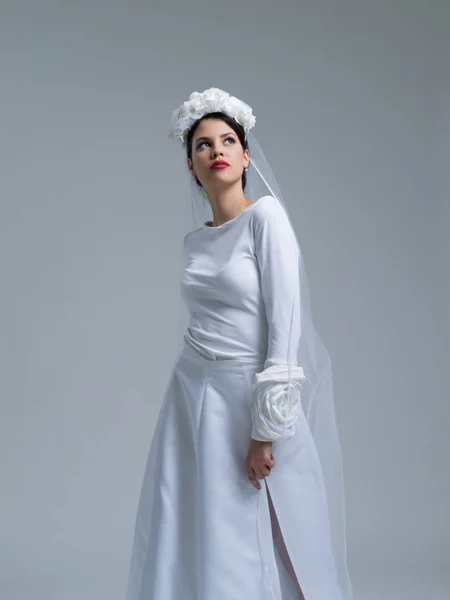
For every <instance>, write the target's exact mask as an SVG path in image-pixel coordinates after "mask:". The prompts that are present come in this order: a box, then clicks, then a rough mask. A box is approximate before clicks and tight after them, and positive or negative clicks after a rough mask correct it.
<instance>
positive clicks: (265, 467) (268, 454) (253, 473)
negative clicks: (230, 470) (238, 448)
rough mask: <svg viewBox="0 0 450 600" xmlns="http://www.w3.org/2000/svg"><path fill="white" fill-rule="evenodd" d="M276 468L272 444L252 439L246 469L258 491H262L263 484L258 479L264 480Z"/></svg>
mask: <svg viewBox="0 0 450 600" xmlns="http://www.w3.org/2000/svg"><path fill="white" fill-rule="evenodd" d="M274 466H275V460H274V458H273V455H272V442H261V441H259V440H254V439H253V438H252V439H251V442H250V448H249V450H248V454H247V458H246V459H245V467H246V469H247V474H248V478H249V479H250V481H251V482H252V485H254V486H255V488H256V489H258V490H260V489H261V484H260V483H259V481H258V480H257V478H258V479H264V478H265V477H267V475H270V470H271V469H273V467H274Z"/></svg>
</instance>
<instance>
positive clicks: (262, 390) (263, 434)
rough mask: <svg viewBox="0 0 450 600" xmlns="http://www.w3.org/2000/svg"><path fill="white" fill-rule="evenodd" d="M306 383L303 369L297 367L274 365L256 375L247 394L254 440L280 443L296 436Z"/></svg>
mask: <svg viewBox="0 0 450 600" xmlns="http://www.w3.org/2000/svg"><path fill="white" fill-rule="evenodd" d="M266 364H267V363H266ZM289 370H290V377H289ZM304 379H305V375H304V372H303V369H302V367H299V366H297V365H291V366H290V367H289V365H279V364H274V365H271V366H269V367H267V368H266V369H264V371H262V372H261V373H256V374H255V383H253V384H252V385H251V386H250V388H249V391H248V394H247V402H248V405H249V407H250V410H251V414H252V423H253V426H252V433H251V437H252V439H254V440H260V441H262V442H278V441H280V440H283V439H287V438H289V437H291V436H293V435H294V433H295V421H296V420H297V417H298V410H299V406H300V405H301V402H300V389H301V386H302V382H303V381H304Z"/></svg>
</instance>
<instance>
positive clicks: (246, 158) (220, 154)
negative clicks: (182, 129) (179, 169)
mask: <svg viewBox="0 0 450 600" xmlns="http://www.w3.org/2000/svg"><path fill="white" fill-rule="evenodd" d="M217 160H221V161H222V160H223V161H225V162H227V163H228V165H229V166H227V167H225V168H220V169H217V168H216V169H211V165H212V164H213V163H214V162H215V161H217ZM249 162H250V153H249V151H248V150H244V149H243V148H242V145H241V142H240V141H239V138H238V136H237V134H236V133H235V132H234V130H233V129H232V128H231V127H230V126H229V125H228V124H227V123H225V121H222V119H204V120H203V121H201V122H200V124H199V125H198V127H197V129H196V130H195V133H194V135H193V138H192V159H188V166H189V170H190V172H191V173H192V175H193V176H197V178H198V179H199V180H200V182H201V184H202V186H203V187H204V188H205V190H208V189H214V188H217V187H224V186H229V185H232V184H235V183H236V182H238V181H241V178H242V172H243V170H244V168H245V167H248V165H249Z"/></svg>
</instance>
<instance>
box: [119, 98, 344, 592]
mask: <svg viewBox="0 0 450 600" xmlns="http://www.w3.org/2000/svg"><path fill="white" fill-rule="evenodd" d="M254 123H255V118H254V116H253V114H252V110H251V108H250V107H249V106H248V105H247V104H245V103H244V102H242V101H241V100H238V99H237V98H235V97H233V96H229V95H228V94H227V93H226V92H224V91H222V90H220V89H218V88H210V89H209V90H205V91H204V92H203V93H201V94H199V93H197V92H194V93H193V94H191V96H190V98H189V100H188V101H186V102H185V103H183V104H182V105H181V106H180V107H179V108H178V109H177V110H176V111H175V112H174V113H173V116H172V130H171V133H170V136H171V137H172V138H174V139H180V141H181V142H182V145H183V146H184V147H185V149H186V153H187V156H186V164H187V167H188V170H189V173H190V176H191V182H192V202H193V205H192V209H193V211H192V214H193V216H194V228H192V230H191V231H189V232H188V233H187V235H186V236H185V238H184V247H183V248H184V270H183V274H182V278H181V294H182V298H183V300H184V302H185V305H186V307H187V309H188V312H189V322H188V324H187V327H186V328H185V329H184V336H183V347H182V350H181V352H180V354H179V356H178V357H177V360H176V362H175V365H174V368H173V370H172V373H171V376H170V379H169V383H168V386H167V388H166V391H165V395H164V400H163V403H162V407H161V411H160V414H159V418H158V422H157V425H156V429H155V432H154V435H153V439H152V443H151V448H150V453H149V458H148V462H147V467H146V470H145V474H144V480H143V484H142V490H141V496H140V501H139V507H138V513H137V518H136V526H135V534H134V541H133V550H132V556H131V565H130V574H129V581H128V590H127V600H265V599H267V600H269V599H270V600H274V599H277V600H294V599H295V600H350V599H351V596H352V594H351V586H350V582H349V578H348V573H347V567H346V560H345V531H344V514H343V506H344V505H343V490H342V474H341V471H340V448H339V442H338V437H337V431H336V427H335V416H334V407H333V394H332V384H331V370H330V368H329V362H328V355H327V353H326V350H325V349H324V348H323V346H322V345H321V344H320V339H319V338H318V336H317V334H316V333H315V330H314V328H313V326H312V322H311V318H310V315H309V312H308V310H309V308H308V305H309V299H308V289H307V280H306V275H305V271H304V267H303V263H302V256H301V252H300V248H299V246H298V242H297V239H296V236H295V232H294V229H293V227H292V225H291V222H290V219H289V217H288V213H287V209H286V206H285V204H284V202H283V200H282V198H281V192H280V191H279V188H278V186H277V184H276V181H275V178H274V177H273V174H272V172H271V171H270V168H269V166H268V165H267V162H266V161H265V158H264V155H263V154H262V151H261V149H260V148H259V146H258V145H257V142H256V140H255V138H254V137H253V136H252V135H251V134H250V133H249V131H250V129H251V128H252V127H253V126H254ZM205 207H207V208H208V210H209V211H210V212H211V213H212V219H211V220H204V218H205V215H206V213H204V212H202V211H203V210H204V208H205ZM199 215H202V217H201V220H200V223H198V217H199ZM197 225H199V226H197ZM302 403H305V406H307V410H306V409H304V407H303V406H302Z"/></svg>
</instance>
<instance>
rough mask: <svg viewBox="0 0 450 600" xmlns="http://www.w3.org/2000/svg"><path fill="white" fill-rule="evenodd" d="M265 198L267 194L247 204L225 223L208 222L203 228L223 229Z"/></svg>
mask: <svg viewBox="0 0 450 600" xmlns="http://www.w3.org/2000/svg"><path fill="white" fill-rule="evenodd" d="M263 198H266V196H261V198H258V200H254V201H253V202H252V203H251V204H249V205H248V206H246V207H245V208H244V210H242V211H241V212H240V213H239V214H238V215H236V216H235V217H233V218H232V219H229V220H228V221H225V223H221V224H220V225H206V223H203V225H202V226H201V229H222V228H223V227H225V226H226V225H228V224H229V223H233V222H234V221H237V220H238V219H239V217H241V216H242V215H243V214H244V213H245V212H246V211H247V210H248V209H249V208H253V206H255V204H258V202H260V201H261V200H262V199H263Z"/></svg>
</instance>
